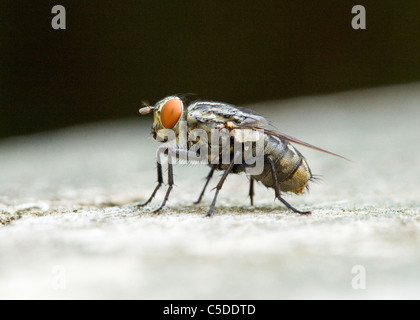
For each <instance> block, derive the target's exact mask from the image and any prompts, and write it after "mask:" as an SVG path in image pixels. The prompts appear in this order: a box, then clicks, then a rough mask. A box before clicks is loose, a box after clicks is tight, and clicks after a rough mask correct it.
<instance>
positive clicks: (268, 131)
mask: <svg viewBox="0 0 420 320" xmlns="http://www.w3.org/2000/svg"><path fill="white" fill-rule="evenodd" d="M238 127H240V128H247V129H254V130H264V133H266V134H268V135H270V136H274V137H277V138H279V139H282V140H286V141H289V142H292V143H297V144H300V145H301V146H304V147H307V148H311V149H314V150H317V151H321V152H324V153H327V154H329V155H332V156H335V157H339V158H341V159H344V160H347V161H351V160H349V159H347V158H345V157H343V156H340V155H339V154H336V153H333V152H330V151H327V150H325V149H321V148H319V147H317V146H314V145H312V144H310V143H307V142H305V141H302V140H299V139H297V138H294V137H291V136H289V135H287V134H284V133H281V132H278V131H275V130H272V129H267V128H266V127H264V126H254V125H248V124H240V125H238Z"/></svg>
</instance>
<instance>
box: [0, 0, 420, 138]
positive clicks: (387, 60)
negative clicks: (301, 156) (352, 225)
mask: <svg viewBox="0 0 420 320" xmlns="http://www.w3.org/2000/svg"><path fill="white" fill-rule="evenodd" d="M57 4H60V5H63V6H64V7H65V8H66V12H67V14H66V16H67V29H66V30H53V29H52V27H51V20H52V18H53V16H54V15H53V14H52V13H51V9H52V7H53V6H54V5H57ZM357 4H361V5H364V6H365V8H366V12H367V29H366V30H358V31H356V30H353V29H352V27H351V20H352V18H353V15H352V14H351V9H352V7H353V6H354V5H357ZM0 46H1V47H0V107H1V111H0V137H6V136H12V135H20V134H26V133H31V132H38V131H43V130H48V129H53V128H58V127H62V126H68V125H73V124H76V123H82V122H89V121H97V120H102V119H112V118H121V117H129V116H137V115H138V108H139V106H140V101H141V100H142V99H145V100H147V101H149V102H150V103H154V102H156V100H158V99H161V98H163V97H165V96H167V95H170V94H173V93H185V92H193V93H197V94H198V97H199V98H203V99H211V100H221V101H227V102H230V103H234V104H239V105H241V104H248V103H252V102H257V101H261V100H270V99H279V98H280V99H282V98H289V97H294V96H300V95H311V94H324V93H329V92H337V91H343V90H351V89H358V88H367V87H374V86H382V85H390V84H396V83H406V82H413V81H418V80H420V68H419V64H420V1H407V0H404V1H396V0H395V1H384V0H378V1H356V0H354V1H347V0H340V1H337V0H330V1H322V0H321V1H313V0H306V1H296V0H295V1H282V0H277V1H261V0H260V1H255V0H252V1H248V0H244V1H206V2H204V1H189V0H184V1H116V0H115V1H89V0H83V1H82V0H80V1H76V0H72V1H62V0H60V1H58V0H57V1H19V0H14V1H11V0H6V1H5V0H2V1H1V2H0ZM337 107H339V106H337Z"/></svg>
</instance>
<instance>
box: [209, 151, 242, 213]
mask: <svg viewBox="0 0 420 320" xmlns="http://www.w3.org/2000/svg"><path fill="white" fill-rule="evenodd" d="M240 156H241V152H237V153H235V155H234V157H233V159H232V161H231V162H230V164H229V166H228V167H227V168H226V170H225V172H224V173H223V176H222V178H221V179H220V181H219V183H218V184H217V186H216V193H215V194H214V198H213V201H212V203H211V206H210V210H209V212H207V215H206V216H207V217H210V216H211V215H212V214H213V211H214V206H215V205H216V200H217V196H218V195H219V191H220V189H222V186H223V183H224V182H225V180H226V178H227V176H228V175H229V173H231V171H232V169H233V166H234V165H235V163H237V161H236V160H237V158H238V157H240Z"/></svg>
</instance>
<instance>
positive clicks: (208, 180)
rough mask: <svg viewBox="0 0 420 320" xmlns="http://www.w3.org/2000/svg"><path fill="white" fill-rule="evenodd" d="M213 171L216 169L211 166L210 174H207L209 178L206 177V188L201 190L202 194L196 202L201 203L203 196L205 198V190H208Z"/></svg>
mask: <svg viewBox="0 0 420 320" xmlns="http://www.w3.org/2000/svg"><path fill="white" fill-rule="evenodd" d="M213 173H214V169H213V168H211V170H210V172H209V174H208V175H207V178H206V183H205V184H204V188H203V190H202V191H201V193H200V196H199V197H198V200H197V201H195V202H194V204H199V203H200V202H201V198H203V195H204V192H206V189H207V185H208V184H209V182H210V180H211V178H212V177H213Z"/></svg>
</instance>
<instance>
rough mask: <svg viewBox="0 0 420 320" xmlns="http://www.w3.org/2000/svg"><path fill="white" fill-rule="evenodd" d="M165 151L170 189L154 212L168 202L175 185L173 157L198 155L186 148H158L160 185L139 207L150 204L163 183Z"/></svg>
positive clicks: (182, 157)
mask: <svg viewBox="0 0 420 320" xmlns="http://www.w3.org/2000/svg"><path fill="white" fill-rule="evenodd" d="M162 153H164V154H166V155H167V156H168V190H167V191H166V194H165V198H164V199H163V202H162V204H161V205H160V207H159V208H157V209H156V210H154V211H153V213H158V212H159V211H161V210H162V209H163V208H164V207H165V205H166V202H167V201H168V199H169V194H170V193H171V191H172V188H173V185H174V174H173V166H172V162H173V161H172V158H173V157H174V156H178V157H179V159H184V160H188V159H189V158H193V157H196V154H195V153H194V152H191V151H189V150H184V149H176V148H168V147H161V148H159V149H158V150H157V155H156V158H157V172H158V185H157V186H156V188H155V190H154V191H153V193H152V195H151V196H150V198H149V200H147V201H146V202H145V203H142V204H139V205H138V206H137V207H142V206H145V205H146V204H148V203H149V202H150V201H152V199H153V198H154V196H155V194H156V192H157V191H158V189H159V188H160V186H161V185H162V183H163V177H162V165H161V161H160V158H161V154H162Z"/></svg>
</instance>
